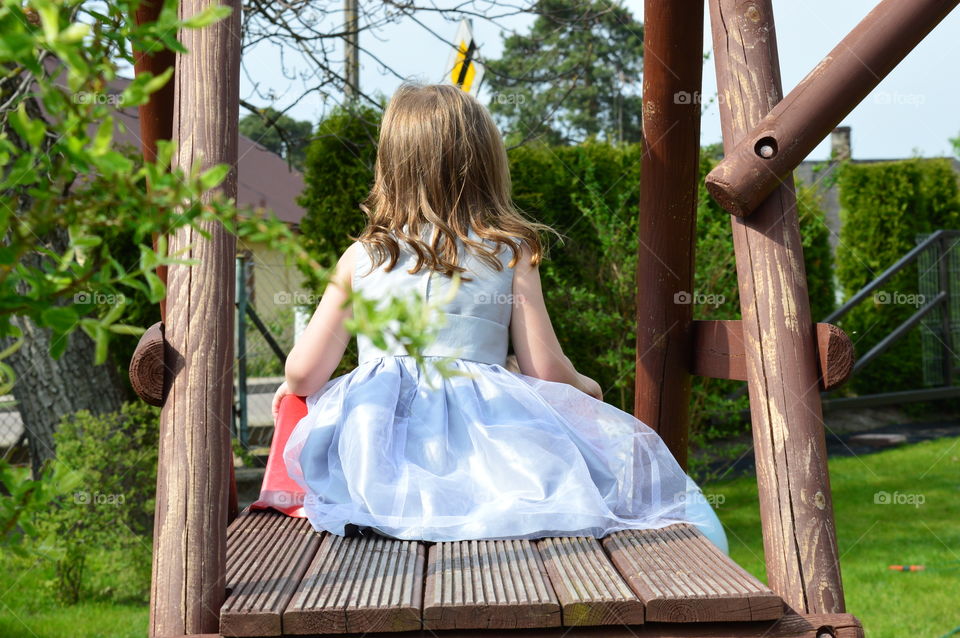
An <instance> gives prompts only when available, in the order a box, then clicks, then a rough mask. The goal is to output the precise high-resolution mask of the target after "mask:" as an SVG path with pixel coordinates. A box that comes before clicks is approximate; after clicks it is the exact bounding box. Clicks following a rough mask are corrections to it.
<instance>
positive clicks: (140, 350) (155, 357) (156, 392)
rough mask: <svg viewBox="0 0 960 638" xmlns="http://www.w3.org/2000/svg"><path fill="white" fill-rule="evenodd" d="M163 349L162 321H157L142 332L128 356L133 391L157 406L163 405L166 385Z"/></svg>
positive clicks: (164, 344)
mask: <svg viewBox="0 0 960 638" xmlns="http://www.w3.org/2000/svg"><path fill="white" fill-rule="evenodd" d="M165 351H166V340H165V339H164V335H163V322H162V321H158V322H157V323H155V324H153V325H152V326H150V327H149V328H147V330H146V332H144V333H143V335H142V336H141V337H140V342H139V343H137V349H136V350H134V352H133V356H132V357H131V358H130V383H131V385H133V391H134V392H136V393H137V396H139V397H140V398H141V399H143V400H144V401H146V402H147V403H149V404H150V405H155V406H157V407H161V406H163V403H164V401H165V400H166V388H167V387H168V385H167V383H166V381H167V366H166V364H165V362H164V354H165Z"/></svg>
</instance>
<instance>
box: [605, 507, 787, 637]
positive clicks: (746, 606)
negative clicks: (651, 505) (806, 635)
mask: <svg viewBox="0 0 960 638" xmlns="http://www.w3.org/2000/svg"><path fill="white" fill-rule="evenodd" d="M603 546H604V548H605V549H606V550H607V552H609V554H610V557H611V560H612V561H613V563H614V564H615V565H616V566H617V570H618V571H619V572H620V574H622V575H623V577H624V578H625V579H626V580H627V582H628V583H629V584H630V587H631V588H632V589H633V591H634V592H635V593H636V594H637V596H638V597H639V598H640V600H642V601H643V603H644V605H646V620H647V622H710V621H723V622H730V621H746V620H772V619H775V618H779V617H781V616H782V615H783V613H784V608H783V600H781V599H780V597H779V596H777V595H776V594H775V593H773V592H772V591H770V588H768V587H767V586H766V585H764V584H763V583H761V582H760V581H758V580H757V579H756V578H754V577H753V576H751V575H750V574H749V573H747V572H746V571H745V570H744V569H743V568H741V567H740V566H739V565H737V564H736V563H734V562H733V561H732V560H730V559H729V558H728V557H727V556H726V555H725V554H724V553H723V552H721V551H720V550H719V549H718V548H717V547H716V546H715V545H714V544H713V543H711V542H710V541H709V540H707V538H706V537H705V536H704V535H703V534H702V533H700V531H699V530H698V529H697V528H695V527H693V526H692V525H671V526H669V527H666V528H663V529H659V530H623V531H619V532H614V533H613V534H610V535H609V536H607V537H606V538H604V539H603Z"/></svg>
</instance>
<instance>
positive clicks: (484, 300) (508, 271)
mask: <svg viewBox="0 0 960 638" xmlns="http://www.w3.org/2000/svg"><path fill="white" fill-rule="evenodd" d="M470 238H471V239H473V240H475V241H482V242H484V243H485V244H487V245H488V246H491V247H495V246H496V244H495V242H493V241H491V240H488V239H481V238H480V237H479V236H478V235H476V234H475V233H474V231H473V230H472V229H471V231H470ZM457 243H458V250H457V263H458V264H459V265H460V266H462V267H463V268H465V269H466V272H464V273H461V275H462V276H461V279H460V284H459V286H458V288H457V290H456V291H455V292H453V295H452V297H450V294H451V286H452V284H453V280H452V279H451V278H450V277H448V276H447V275H444V274H443V273H438V272H434V271H432V270H429V269H428V268H426V267H423V268H421V269H420V272H418V273H415V274H410V273H409V272H408V271H409V270H411V269H412V268H413V267H414V266H415V265H416V263H417V256H416V253H414V252H413V251H412V250H411V249H410V248H409V246H407V245H406V244H405V243H404V242H400V255H399V257H398V259H397V263H396V264H395V265H394V267H393V268H392V269H391V270H389V271H388V270H385V266H386V264H383V265H381V266H380V267H379V268H377V269H376V270H372V271H371V267H372V263H371V260H370V256H369V255H368V254H367V251H366V250H365V249H364V248H362V247H361V249H360V250H358V251H357V253H358V257H357V260H356V266H355V268H354V271H353V288H354V290H357V291H359V292H360V294H361V295H362V296H363V297H365V298H368V299H377V300H379V301H380V303H383V304H385V303H387V302H388V301H389V299H390V297H391V296H398V297H402V298H411V297H412V296H413V295H414V294H415V293H416V292H419V294H420V297H421V298H422V299H425V300H426V301H427V302H432V303H437V304H441V305H439V307H438V311H439V312H442V313H443V318H444V319H445V321H444V322H443V325H442V326H441V327H440V328H439V331H438V334H437V337H436V339H435V340H434V342H433V343H431V344H430V345H429V346H427V347H426V348H425V349H424V351H423V354H424V355H425V356H442V357H456V358H459V359H467V360H471V361H477V362H480V363H490V364H498V365H504V364H505V363H506V359H507V344H508V341H509V326H510V317H511V311H512V307H513V272H514V271H513V268H511V267H510V266H509V265H508V264H509V263H510V259H511V258H512V256H513V255H512V251H510V250H509V249H508V248H507V247H506V246H503V245H501V246H500V250H499V252H498V253H497V257H498V259H499V260H500V263H501V264H502V265H503V268H502V270H496V269H494V268H491V267H490V266H489V265H488V264H487V263H486V262H485V261H483V260H482V259H481V258H480V257H479V256H477V255H476V254H474V253H473V252H472V251H471V250H469V249H468V248H467V247H466V246H465V245H464V244H463V242H462V241H460V240H458V241H457ZM463 276H466V277H469V281H465V280H464V279H463ZM357 348H358V350H359V363H360V364H363V363H366V362H367V361H371V360H373V359H377V358H380V357H383V356H402V355H405V354H406V351H405V350H404V348H403V346H402V345H400V344H398V343H396V342H395V341H393V340H390V339H388V340H387V348H386V349H380V348H378V347H377V346H376V345H375V344H374V343H373V342H372V341H371V340H370V339H369V338H368V337H366V336H364V335H358V336H357Z"/></svg>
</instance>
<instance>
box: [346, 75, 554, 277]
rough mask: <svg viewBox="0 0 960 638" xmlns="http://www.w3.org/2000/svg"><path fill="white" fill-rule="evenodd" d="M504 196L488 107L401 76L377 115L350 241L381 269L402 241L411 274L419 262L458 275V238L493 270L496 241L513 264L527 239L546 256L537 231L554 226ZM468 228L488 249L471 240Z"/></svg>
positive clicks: (496, 134) (505, 173)
mask: <svg viewBox="0 0 960 638" xmlns="http://www.w3.org/2000/svg"><path fill="white" fill-rule="evenodd" d="M510 193H511V179H510V166H509V163H508V161H507V151H506V148H505V147H504V144H503V139H502V138H501V135H500V131H499V130H498V129H497V126H496V124H494V121H493V118H492V117H491V116H490V113H489V111H487V109H486V108H485V107H484V106H483V105H482V104H480V102H479V101H477V99H476V98H474V97H473V96H472V95H470V94H468V93H466V92H465V91H462V90H461V89H459V88H457V87H455V86H453V85H450V84H422V83H420V82H416V81H407V82H404V83H403V84H402V85H401V86H400V88H399V89H397V91H396V92H395V93H394V94H393V96H392V97H391V99H390V103H389V104H388V105H387V108H386V111H385V112H384V114H383V121H382V123H381V126H380V138H379V143H378V147H377V159H376V166H375V169H374V183H373V187H372V188H371V190H370V193H369V194H368V195H367V197H366V199H365V200H364V201H363V203H361V204H360V209H361V210H362V211H363V212H364V214H366V216H367V225H366V227H365V228H364V230H363V232H361V233H360V236H359V237H358V238H356V239H357V240H358V241H360V242H361V243H362V244H363V245H364V247H365V248H366V249H367V252H368V253H369V254H370V256H371V260H372V261H373V268H377V267H379V266H380V265H381V264H383V263H384V262H388V265H387V270H390V269H392V268H393V267H394V266H395V265H396V263H397V259H398V257H399V253H400V245H399V242H400V241H403V242H405V243H406V244H408V245H409V246H410V248H411V250H413V251H414V252H415V253H416V255H417V263H416V265H415V266H414V267H413V268H412V269H411V270H410V273H411V274H413V273H416V272H419V271H420V269H421V268H423V267H427V268H429V269H431V270H434V271H436V272H441V273H444V274H446V275H452V274H453V273H454V272H463V271H464V270H465V269H464V268H463V267H461V266H460V265H459V264H458V260H457V240H458V239H459V240H460V241H462V242H463V244H464V246H466V247H468V249H472V250H473V251H474V252H475V254H476V255H477V256H478V257H479V258H480V259H482V260H483V261H484V262H485V263H487V264H489V265H490V266H491V267H493V268H496V269H497V270H501V269H502V264H501V262H500V261H499V260H498V259H497V257H496V255H497V254H498V253H499V251H500V247H501V246H502V245H506V246H507V247H508V248H509V250H511V251H512V253H513V256H512V258H511V260H510V264H509V265H510V267H513V266H515V265H516V264H517V262H518V260H519V259H520V250H521V248H520V247H521V245H524V244H525V245H526V246H527V247H528V249H529V251H530V255H531V260H530V261H531V265H536V264H538V263H540V259H541V258H542V256H543V246H542V244H541V242H540V236H539V234H540V232H541V231H549V232H554V233H555V232H556V231H554V230H553V229H552V228H550V227H549V226H546V225H545V224H540V223H537V222H534V221H531V220H529V219H527V218H525V217H524V215H523V214H522V213H521V212H520V211H519V210H518V209H517V208H516V206H515V205H514V204H513V200H512V198H511V195H510ZM428 225H432V232H431V233H430V237H429V239H425V238H424V237H423V229H424V228H425V227H426V226H428ZM470 229H473V231H474V232H475V233H476V234H477V236H478V237H480V238H483V239H489V240H492V241H493V242H495V247H490V246H488V245H487V244H485V243H483V242H478V241H474V240H473V239H471V238H470V237H469V232H470Z"/></svg>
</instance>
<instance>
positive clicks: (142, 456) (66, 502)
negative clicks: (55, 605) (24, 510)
mask: <svg viewBox="0 0 960 638" xmlns="http://www.w3.org/2000/svg"><path fill="white" fill-rule="evenodd" d="M159 415H160V410H159V408H155V407H152V406H149V405H147V404H145V403H142V402H131V403H125V404H123V406H122V407H121V409H120V410H119V411H118V412H111V413H107V414H105V415H102V416H94V415H92V414H90V412H88V411H86V410H81V411H79V412H77V413H75V414H73V415H66V416H64V417H63V419H62V420H61V422H60V425H59V428H58V431H57V433H56V434H55V435H54V439H55V441H56V444H57V456H58V458H59V461H60V462H61V463H62V464H63V465H64V466H66V467H69V468H71V469H72V470H74V471H75V472H76V473H77V474H78V475H79V479H78V482H77V487H76V490H75V491H74V492H73V493H72V494H69V495H65V496H61V497H60V498H58V499H56V500H55V501H54V502H53V504H52V507H50V508H49V509H48V510H47V511H45V512H42V513H38V514H37V515H36V525H37V527H38V528H40V529H42V530H43V531H44V532H45V534H44V536H45V537H46V539H47V542H48V544H49V546H48V547H47V548H46V549H47V555H48V556H49V557H50V558H51V559H52V560H54V561H55V562H56V578H55V579H54V581H53V582H51V583H49V584H50V586H52V587H53V588H54V589H55V590H56V593H57V595H58V596H59V597H60V598H61V600H63V601H64V602H67V603H75V602H77V601H78V600H80V598H82V597H83V596H84V595H85V594H89V595H92V596H94V597H98V598H113V599H117V600H138V601H142V602H146V601H148V600H149V592H150V569H151V565H152V560H151V555H152V540H151V539H152V536H153V514H154V505H155V494H156V486H157V451H158V445H159V418H160V417H159ZM91 548H96V549H98V550H102V551H104V552H106V553H107V554H108V555H109V556H110V557H111V559H110V560H109V561H100V562H98V563H97V564H94V565H91V564H90V563H88V561H87V556H88V554H89V553H90V550H91ZM91 568H94V569H91ZM100 570H108V571H109V572H110V580H111V581H112V582H114V583H116V582H119V583H120V585H117V586H116V587H115V588H113V587H111V588H110V589H98V588H97V585H96V584H97V583H98V582H99V581H101V580H103V574H101V573H99V572H100ZM118 574H122V575H124V578H122V579H119V580H118V578H117V576H118Z"/></svg>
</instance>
